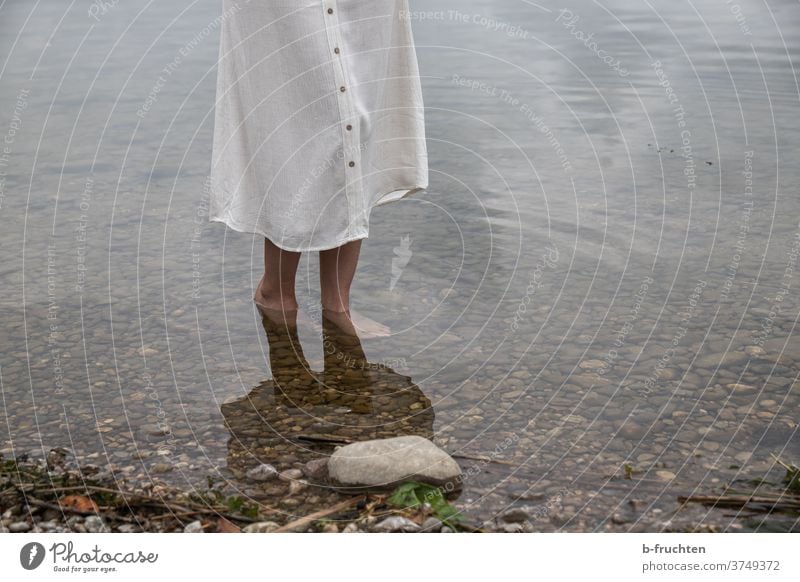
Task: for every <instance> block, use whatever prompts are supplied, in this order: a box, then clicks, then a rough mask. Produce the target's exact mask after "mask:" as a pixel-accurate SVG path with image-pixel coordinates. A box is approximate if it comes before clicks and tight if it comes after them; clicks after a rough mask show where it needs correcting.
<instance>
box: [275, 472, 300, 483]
mask: <svg viewBox="0 0 800 582" xmlns="http://www.w3.org/2000/svg"><path fill="white" fill-rule="evenodd" d="M278 477H279V478H280V479H281V481H296V480H297V479H301V478H302V477H303V472H302V471H301V470H300V469H287V470H286V471H284V472H283V473H281V474H280V475H278Z"/></svg>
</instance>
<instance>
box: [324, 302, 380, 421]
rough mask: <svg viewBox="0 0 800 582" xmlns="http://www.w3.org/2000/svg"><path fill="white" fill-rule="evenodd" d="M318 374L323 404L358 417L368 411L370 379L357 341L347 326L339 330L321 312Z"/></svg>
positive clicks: (359, 342)
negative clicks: (322, 357)
mask: <svg viewBox="0 0 800 582" xmlns="http://www.w3.org/2000/svg"><path fill="white" fill-rule="evenodd" d="M322 347H323V351H324V353H325V371H324V372H323V374H322V381H323V383H324V389H325V395H326V400H327V402H330V403H333V402H335V403H337V404H339V405H341V406H345V407H347V408H349V409H350V410H351V411H353V412H355V413H358V414H369V413H371V412H372V385H371V384H372V378H371V377H370V374H369V371H368V368H369V364H368V362H367V357H366V356H365V355H364V349H363V348H362V347H361V340H360V339H359V338H358V336H357V335H356V334H355V333H352V331H351V329H350V328H349V327H345V328H342V327H341V326H340V325H339V323H338V322H337V321H336V320H333V319H331V318H329V317H328V316H327V314H326V313H325V312H323V317H322Z"/></svg>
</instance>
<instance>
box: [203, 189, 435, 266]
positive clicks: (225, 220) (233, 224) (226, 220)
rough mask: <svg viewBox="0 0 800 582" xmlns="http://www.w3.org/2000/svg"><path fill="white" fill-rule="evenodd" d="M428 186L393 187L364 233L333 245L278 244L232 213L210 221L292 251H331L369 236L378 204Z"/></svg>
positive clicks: (383, 198) (407, 195) (215, 217)
mask: <svg viewBox="0 0 800 582" xmlns="http://www.w3.org/2000/svg"><path fill="white" fill-rule="evenodd" d="M427 188H428V185H427V184H424V185H415V186H409V187H401V188H393V189H392V190H389V191H388V192H386V193H385V194H384V195H382V196H381V197H380V198H378V200H377V202H375V203H373V204H372V206H371V207H370V208H369V211H368V213H367V227H366V232H365V233H364V234H359V235H351V236H349V237H345V238H344V239H341V240H340V241H338V242H336V243H334V244H333V245H332V246H331V245H316V246H313V247H291V246H288V245H284V244H278V243H277V242H276V240H275V237H273V236H270V235H268V234H266V233H265V232H263V231H262V230H261V229H258V228H255V227H253V226H246V225H244V224H242V223H240V222H239V221H238V220H235V219H234V218H233V217H232V216H230V215H212V214H210V213H209V217H208V222H218V223H222V224H224V225H226V226H228V227H229V228H231V229H233V230H235V231H236V232H241V233H244V234H257V235H260V236H263V237H264V238H267V239H269V240H270V241H271V242H272V244H274V245H275V246H276V247H278V248H279V249H281V250H284V251H288V252H292V253H306V252H308V253H310V252H317V251H329V250H331V249H336V248H339V247H340V246H342V245H345V244H347V243H349V242H354V241H357V240H363V239H365V238H369V217H370V214H371V213H372V209H373V208H375V207H376V206H382V205H384V204H389V203H390V202H397V201H399V200H403V199H404V198H408V197H410V196H412V195H414V194H417V193H418V192H421V191H424V190H426V189H427ZM397 192H400V194H399V195H397V194H396V193H397Z"/></svg>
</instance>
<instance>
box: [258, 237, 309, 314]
mask: <svg viewBox="0 0 800 582" xmlns="http://www.w3.org/2000/svg"><path fill="white" fill-rule="evenodd" d="M299 264H300V253H295V252H290V251H284V250H282V249H280V248H278V247H277V246H275V244H274V243H273V242H272V241H270V240H269V239H268V238H265V239H264V275H263V276H262V277H261V281H260V282H259V284H258V288H257V289H256V293H255V296H254V297H253V300H254V301H255V302H256V305H258V306H259V307H261V308H263V309H268V310H272V311H296V310H297V297H296V296H295V291H294V287H295V275H296V274H297V266H298V265H299Z"/></svg>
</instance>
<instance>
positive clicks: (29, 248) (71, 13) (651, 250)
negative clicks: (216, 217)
mask: <svg viewBox="0 0 800 582" xmlns="http://www.w3.org/2000/svg"><path fill="white" fill-rule="evenodd" d="M412 4H413V5H414V6H413V8H414V9H415V12H413V13H412V15H411V16H412V18H414V24H413V26H414V33H415V39H416V42H417V50H418V55H419V60H420V67H421V71H422V74H423V76H424V79H423V83H424V94H425V103H426V119H427V126H428V139H429V153H430V170H431V184H430V188H429V189H428V191H427V192H426V193H422V194H419V195H416V196H414V197H413V198H410V199H407V200H404V201H402V202H399V203H395V204H392V205H388V206H385V207H381V208H379V209H376V211H375V212H374V213H373V215H372V222H371V235H370V238H369V240H368V241H367V242H366V244H365V245H364V247H363V249H362V262H361V264H360V267H359V273H358V276H357V280H356V284H355V289H354V297H353V303H354V305H355V306H356V307H357V308H359V309H360V310H361V311H363V312H365V313H366V314H368V315H370V316H372V317H374V318H376V319H379V320H381V321H383V322H385V323H387V324H388V325H390V326H391V328H392V330H393V334H392V336H391V337H389V338H384V339H363V341H362V342H361V344H362V347H363V350H364V353H365V358H366V360H367V361H369V362H372V363H374V364H376V365H375V366H373V368H372V370H371V371H370V374H369V375H368V376H369V378H370V379H369V380H367V381H366V383H365V380H364V378H363V376H359V379H358V380H357V382H356V381H355V380H353V379H352V378H351V379H350V380H348V379H347V375H346V374H342V375H341V377H339V379H338V380H337V382H341V383H342V384H341V385H342V386H347V385H348V382H351V383H352V382H356V383H357V384H358V386H359V387H360V388H363V389H364V390H366V392H367V394H366V395H362V396H363V398H364V399H365V400H363V401H362V402H361V403H359V402H358V400H359V399H358V398H356V401H355V403H354V402H353V401H348V402H344V403H343V402H341V397H340V396H334V397H331V398H326V396H325V394H324V390H323V394H322V395H321V396H320V397H319V398H318V399H314V398H311V397H309V398H311V401H309V402H306V401H304V400H303V397H300V401H301V402H299V403H298V401H297V398H294V399H292V398H290V399H289V400H290V402H288V403H287V402H285V401H281V400H280V397H279V394H278V392H280V391H277V392H276V390H275V386H276V384H275V379H274V378H273V376H275V377H276V378H277V376H278V374H279V373H278V371H277V370H276V368H275V366H274V363H275V362H276V361H277V362H283V363H282V364H278V368H279V369H283V370H284V372H280V373H285V371H286V370H289V371H291V370H292V369H294V370H297V367H296V365H294V364H293V365H294V367H292V366H289V367H288V368H285V369H284V368H280V367H281V366H283V365H284V364H286V362H285V360H281V358H280V357H278V358H277V359H276V358H274V357H273V365H272V366H271V364H270V349H271V348H272V349H273V350H275V349H278V348H281V346H282V345H283V344H281V343H280V342H281V341H285V339H284V340H278V341H277V342H276V341H272V342H270V341H268V336H267V334H266V333H265V329H266V328H265V327H264V325H263V322H262V320H261V317H260V316H259V314H258V312H257V310H256V309H255V307H254V305H253V303H252V300H251V297H252V293H253V289H254V287H255V285H256V284H257V283H258V281H259V278H260V276H261V272H260V269H262V268H263V262H262V261H263V258H262V256H263V255H262V244H263V243H262V241H261V240H259V239H258V238H257V237H253V236H250V235H243V234H239V233H236V232H234V231H231V230H226V229H225V227H224V226H223V225H220V224H208V223H207V221H206V215H205V200H206V195H205V190H204V184H205V178H206V176H207V173H208V170H209V163H210V148H211V132H212V129H213V105H214V90H215V85H214V82H215V68H214V64H215V61H216V57H217V50H218V44H217V38H218V37H217V33H218V28H217V26H216V25H215V18H217V16H218V14H217V13H216V10H218V6H217V5H216V3H210V4H199V3H190V2H171V3H158V4H156V3H152V4H149V5H148V4H146V3H144V2H124V3H118V4H116V3H107V5H106V8H105V9H104V10H98V9H95V10H94V11H93V12H92V13H87V11H86V6H83V5H82V6H78V7H72V9H69V7H68V6H67V5H64V4H63V3H60V2H55V1H53V0H45V1H43V2H39V3H36V4H35V5H32V4H31V3H24V2H15V1H6V2H5V3H3V4H2V5H1V6H2V7H0V54H2V55H4V56H5V57H6V58H5V59H3V61H2V62H3V65H2V68H0V76H1V77H2V83H1V84H0V133H2V135H3V137H4V142H3V146H4V147H5V150H2V149H0V156H2V157H0V170H2V174H1V175H0V179H1V180H2V181H0V216H1V217H2V219H3V228H2V230H1V231H0V248H2V250H3V261H2V263H0V281H1V282H2V288H3V291H4V292H3V293H2V294H1V295H0V312H1V313H2V317H1V319H0V320H1V321H2V327H0V347H1V348H2V349H0V387H1V388H2V396H3V410H4V413H5V415H4V416H5V417H6V419H7V420H6V422H4V423H2V424H0V427H2V432H1V433H0V436H2V447H0V448H2V449H3V450H4V451H6V452H11V450H12V449H13V450H14V451H15V452H17V453H19V452H28V451H32V450H39V454H40V455H41V448H42V447H44V450H45V451H46V450H47V449H48V448H50V447H55V446H65V447H69V448H71V449H73V450H74V451H75V452H76V453H78V454H79V455H80V456H88V457H89V458H90V459H91V460H93V461H94V462H96V463H104V462H105V460H106V457H107V458H108V460H110V461H111V462H113V463H115V464H116V465H117V466H119V467H120V469H121V476H125V478H127V479H130V480H133V481H139V482H141V481H166V482H169V483H173V484H181V485H185V486H186V487H187V488H188V487H201V488H202V487H204V486H205V485H204V484H205V482H206V478H207V476H209V475H212V476H216V477H217V478H219V479H222V480H223V481H227V482H228V485H229V487H230V488H231V489H235V490H236V489H238V490H240V491H244V492H245V493H246V494H248V495H252V496H254V497H259V498H263V499H271V500H274V498H275V497H276V496H281V495H282V493H283V492H282V490H279V489H278V487H279V485H270V486H269V487H266V488H260V487H259V486H258V484H256V483H253V482H249V481H248V480H247V479H246V478H245V476H244V472H246V470H247V468H249V467H252V466H253V465H255V464H256V463H257V461H258V460H263V461H269V462H272V463H274V464H275V465H276V466H278V467H279V468H288V467H291V466H293V464H295V463H299V462H303V461H306V460H308V459H309V458H311V457H313V456H315V455H318V454H320V452H319V451H318V450H317V449H316V448H315V447H316V445H315V446H310V445H309V443H308V442H303V441H302V439H300V440H298V439H293V438H290V437H291V435H292V433H300V436H309V434H311V436H314V435H317V436H319V435H323V436H324V435H331V434H339V433H337V431H340V432H341V431H344V432H343V433H341V434H348V435H350V437H354V438H358V437H359V436H360V435H364V434H373V433H374V434H379V435H382V436H386V435H390V434H404V433H407V432H416V433H417V434H425V435H428V436H430V435H432V436H433V438H434V441H435V442H436V443H437V444H439V445H441V446H443V447H444V448H445V449H447V450H448V451H449V452H450V453H451V454H453V455H456V456H457V460H458V461H459V463H461V465H462V467H463V469H464V471H465V475H466V478H465V481H464V491H463V493H462V494H461V496H460V497H459V499H458V500H457V501H456V505H457V506H458V507H460V508H462V509H464V510H465V511H466V513H467V514H468V515H469V516H470V517H471V518H473V519H474V520H476V521H486V522H487V523H489V524H491V523H492V522H493V520H494V519H495V517H496V516H498V515H500V514H502V513H503V512H504V511H506V510H508V509H510V508H513V507H516V506H528V507H529V508H531V507H532V508H533V514H534V517H533V518H531V519H530V520H529V527H531V528H532V529H535V530H541V531H552V530H554V529H565V530H579V531H594V530H604V529H614V530H618V531H624V530H645V531H661V530H663V529H666V528H670V527H680V526H682V525H698V524H701V525H703V524H704V525H712V526H714V527H716V528H718V529H720V530H735V529H763V528H764V527H765V526H763V525H758V522H753V521H750V520H749V519H748V518H747V516H745V515H742V514H738V515H737V512H736V511H722V510H707V509H704V508H702V507H700V506H694V507H690V508H684V509H682V510H680V511H677V512H676V510H677V509H678V508H679V505H678V503H677V496H678V495H686V494H692V493H709V492H712V491H718V490H719V488H720V487H721V486H722V485H724V484H725V483H727V482H729V481H731V480H733V479H738V478H758V477H765V478H767V479H770V480H773V481H776V480H779V478H780V477H781V475H782V472H781V471H779V470H778V469H776V468H775V466H774V464H773V461H772V457H771V454H774V455H777V456H779V457H782V458H784V459H786V460H794V461H795V462H796V461H797V458H798V456H800V438H798V434H797V420H798V418H797V416H798V415H797V410H798V404H800V394H799V393H798V384H797V374H798V366H800V342H798V339H797V334H796V332H795V329H794V328H795V325H796V322H797V317H798V314H799V313H800V312H798V288H800V274H798V268H797V259H798V252H799V251H800V224H798V217H799V216H800V212H799V211H800V199H799V198H798V196H797V185H798V183H800V181H799V180H798V177H800V176H799V174H800V170H799V169H798V167H797V165H796V164H795V163H794V157H795V156H794V154H795V153H796V152H797V151H798V147H800V143H798V142H800V132H798V129H800V122H799V121H798V99H799V98H800V85H799V84H798V79H797V65H798V45H797V39H798V38H799V37H798V31H800V10H799V9H798V7H797V5H796V3H795V2H792V1H790V0H785V1H771V2H769V3H767V4H764V3H760V2H756V1H754V0H740V1H739V2H738V4H730V3H726V2H724V1H722V0H719V1H711V0H701V1H695V2H692V3H669V4H668V3H652V2H650V3H648V2H641V3H633V4H631V3H626V2H622V1H621V0H613V1H609V2H601V3H594V2H590V1H588V0H582V1H579V2H572V3H569V4H564V5H563V6H559V7H557V8H550V7H543V6H539V5H537V4H535V3H531V2H527V1H523V0H492V1H491V2H490V1H489V0H483V1H477V0H470V1H467V2H465V1H463V0H461V1H460V2H456V1H455V0H441V1H440V2H437V3H436V5H435V6H434V7H431V8H428V7H423V6H422V3H421V2H412ZM98 5H99V3H98ZM90 10H91V9H90ZM420 10H424V12H419V11H420ZM565 10H566V11H569V12H571V14H569V13H567V12H564V11H565ZM575 17H577V20H576V19H575ZM589 35H592V36H591V40H589V41H587V40H586V38H587V37H588V36H589ZM592 41H594V43H595V44H592ZM599 51H605V52H599ZM601 57H603V58H605V60H603V58H601ZM654 63H655V64H654ZM682 148H684V149H682ZM316 268H317V267H316V259H315V258H314V257H310V258H309V257H306V258H305V259H304V260H303V262H302V263H301V269H300V271H301V272H300V278H299V288H300V289H301V302H302V303H303V304H304V305H305V307H306V309H307V310H309V311H312V312H313V309H314V306H315V305H316V302H317V298H318V291H317V290H318V285H317V282H318V277H317V274H316ZM273 340H274V338H273ZM297 341H299V342H300V344H301V345H302V348H303V352H304V357H305V358H306V359H307V361H308V363H309V365H310V366H311V368H312V369H313V370H315V371H316V372H319V373H322V371H323V370H324V369H325V370H330V369H331V366H330V364H331V363H330V362H328V365H326V362H325V359H324V354H325V350H324V345H323V341H322V337H321V335H320V330H319V329H315V328H313V327H311V326H301V327H300V330H299V334H298V337H297ZM291 345H294V342H291ZM276 346H277V348H276ZM283 349H285V347H284V348H283ZM284 355H285V354H284ZM273 356H274V354H273ZM295 364H296V363H295ZM333 368H334V369H335V366H334V367H333ZM304 374H307V372H304V371H302V370H297V375H298V377H299V378H300V380H298V381H299V382H301V384H302V382H303V380H302V377H303V376H304ZM394 393H396V394H398V396H393V394H394ZM353 406H355V409H354V408H353ZM412 406H414V407H415V408H412ZM359 407H360V408H359ZM309 410H310V411H312V412H311V413H310V414H309V412H308V411H309ZM375 419H377V421H375ZM362 429H363V430H362ZM359 431H362V432H359ZM370 431H372V432H370ZM486 459H489V461H490V462H486ZM165 463H166V464H167V465H168V466H171V467H172V468H171V469H169V467H167V468H165V467H164V464H165ZM626 464H627V465H628V466H630V467H631V468H632V469H633V471H634V472H633V474H632V478H631V479H625V469H624V466H625V465H626ZM154 467H157V471H153V468H154ZM305 495H306V497H300V498H299V499H300V501H298V498H294V499H291V500H289V501H286V502H285V503H284V502H283V501H281V502H277V501H276V504H277V505H278V506H279V507H280V508H281V509H282V510H284V511H285V512H286V518H287V519H288V517H290V516H292V515H305V514H306V513H309V512H310V511H311V510H312V508H315V507H317V506H319V505H324V504H326V503H330V502H331V500H332V498H333V497H334V495H333V494H330V495H328V494H326V493H319V492H318V491H316V492H315V491H313V490H312V491H311V492H307V493H306V494H305ZM612 518H613V519H612ZM782 527H790V528H791V527H795V528H796V527H797V526H796V525H793V522H792V518H788V521H787V522H786V524H785V525H784V526H782Z"/></svg>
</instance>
